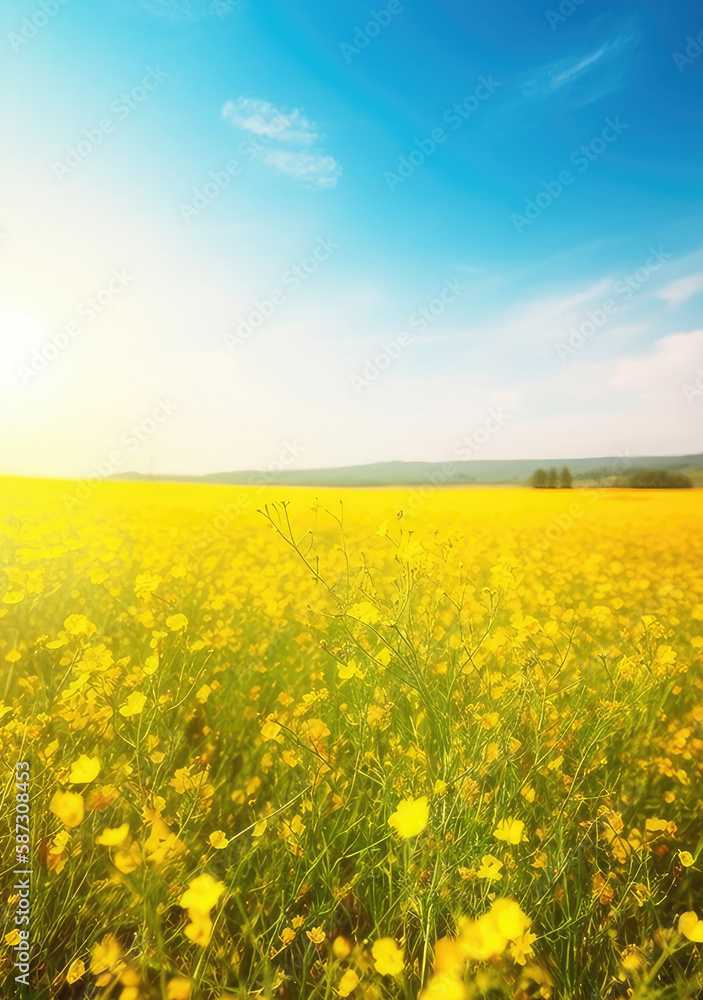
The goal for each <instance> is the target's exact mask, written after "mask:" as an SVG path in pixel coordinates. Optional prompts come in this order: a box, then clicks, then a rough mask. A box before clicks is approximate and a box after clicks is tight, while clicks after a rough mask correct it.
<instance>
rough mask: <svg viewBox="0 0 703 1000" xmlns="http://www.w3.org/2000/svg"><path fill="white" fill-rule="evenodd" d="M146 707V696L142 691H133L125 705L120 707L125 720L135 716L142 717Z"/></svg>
mask: <svg viewBox="0 0 703 1000" xmlns="http://www.w3.org/2000/svg"><path fill="white" fill-rule="evenodd" d="M145 705H146V695H145V694H142V693H141V692H140V691H132V693H131V694H130V695H129V697H128V698H127V701H126V702H125V703H124V705H120V715H123V716H124V717H125V719H129V718H131V717H132V716H133V715H140V714H141V713H142V711H143V709H144V706H145Z"/></svg>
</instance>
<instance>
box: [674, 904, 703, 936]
mask: <svg viewBox="0 0 703 1000" xmlns="http://www.w3.org/2000/svg"><path fill="white" fill-rule="evenodd" d="M679 933H681V934H683V936H684V937H687V938H688V940H689V941H695V942H696V943H700V942H703V920H700V919H699V918H698V916H697V914H696V913H695V912H694V911H693V910H688V911H687V912H686V913H682V914H681V916H680V917H679Z"/></svg>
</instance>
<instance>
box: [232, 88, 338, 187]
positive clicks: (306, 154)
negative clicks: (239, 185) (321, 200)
mask: <svg viewBox="0 0 703 1000" xmlns="http://www.w3.org/2000/svg"><path fill="white" fill-rule="evenodd" d="M222 116H223V118H224V119H225V120H226V121H228V122H230V124H231V125H233V126H234V127H235V128H237V129H240V130H241V131H243V132H248V133H249V135H250V136H252V139H251V147H252V149H253V150H254V152H255V153H256V155H257V157H258V159H259V160H260V161H261V162H262V163H266V164H267V165H268V166H270V167H273V168H274V169H276V170H278V171H279V172H280V173H282V174H286V175H287V176H288V177H293V178H295V179H296V180H298V181H300V182H301V183H303V184H308V185H311V186H314V187H320V188H333V187H336V185H337V181H338V180H339V178H340V177H341V174H342V168H341V166H340V165H339V163H338V162H337V161H336V160H335V158H334V157H333V156H330V155H329V154H328V153H325V152H324V151H323V150H322V149H321V148H320V146H319V145H318V140H319V138H320V136H319V132H318V130H317V128H316V126H315V125H314V124H313V123H312V122H311V121H310V119H309V118H306V117H305V116H304V115H303V112H302V110H301V109H300V108H292V109H291V110H290V111H288V110H284V109H282V108H278V107H276V105H275V104H271V102H270V101H264V100H261V99H259V98H255V97H239V98H238V99H237V100H236V101H227V103H226V104H225V105H224V107H223V108H222Z"/></svg>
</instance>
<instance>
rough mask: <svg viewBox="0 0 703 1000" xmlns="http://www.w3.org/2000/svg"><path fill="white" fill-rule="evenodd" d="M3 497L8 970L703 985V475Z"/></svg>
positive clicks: (675, 998)
mask: <svg viewBox="0 0 703 1000" xmlns="http://www.w3.org/2000/svg"><path fill="white" fill-rule="evenodd" d="M0 506H1V509H0V523H1V524H2V542H1V550H0V551H1V557H0V558H1V561H0V664H1V669H0V681H1V684H0V698H1V699H2V700H1V702H0V737H1V745H2V758H3V766H4V775H3V781H2V794H3V805H2V819H1V820H0V849H1V851H2V882H3V885H2V895H3V898H4V901H5V913H6V915H7V917H6V923H5V926H4V929H3V936H4V942H3V943H2V948H1V949H0V981H1V982H2V983H3V984H4V985H3V986H2V988H1V990H2V996H3V997H9V996H11V995H14V993H15V990H16V988H17V987H16V984H15V981H14V980H15V978H16V975H17V965H16V955H17V954H19V953H20V951H21V948H23V947H25V945H24V944H23V942H24V941H26V940H27V938H26V937H22V936H21V934H20V932H24V933H25V934H27V935H28V941H29V945H27V947H29V948H30V954H31V959H30V962H29V966H30V971H29V983H30V992H31V995H32V996H34V997H38V998H49V997H51V998H54V997H57V998H61V1000H75V998H81V997H94V998H100V1000H107V998H119V1000H150V998H164V1000H186V998H188V1000H201V998H202V1000H249V998H255V997H262V998H280V1000H314V998H319V1000H332V998H337V997H352V998H359V1000H360V998H372V1000H381V998H404V1000H409V998H413V1000H416V998H422V1000H479V998H486V1000H500V998H516V1000H527V998H543V1000H549V998H552V1000H609V998H618V997H631V998H634V1000H654V998H656V1000H679V998H680V1000H695V998H699V997H701V996H703V972H702V967H701V962H700V957H701V948H702V947H703V896H702V889H703V878H702V877H701V868H703V857H701V852H702V851H703V800H702V794H701V779H702V778H703V670H702V663H701V654H702V651H703V530H702V523H701V501H700V494H699V493H698V491H695V490H694V491H683V492H677V491H660V492H656V491H654V492H648V491H631V492H628V491H618V490H599V491H590V490H558V491H529V490H522V489H517V488H516V489H445V490H437V489H433V488H432V487H430V486H427V487H424V488H421V489H416V490H388V491H384V490H380V491H364V490H359V491H333V490H320V491H315V490H281V489H279V488H277V487H273V486H252V487H247V488H240V487H209V486H189V485H168V484H161V483H149V482H147V483H140V484H128V483H94V484H91V485H87V484H83V486H82V487H77V486H76V484H75V483H60V482H40V481H21V480H5V481H4V482H3V483H2V499H1V500H0ZM20 763H21V765H22V767H21V768H20V771H17V770H16V768H17V766H18V765H19V764H20ZM25 765H26V766H25ZM24 779H26V780H24ZM18 789H19V791H18ZM16 803H20V804H21V808H20V806H18V805H16ZM25 806H27V808H25ZM17 809H19V812H16V810H17ZM24 815H27V816H28V817H29V829H28V833H27V834H26V835H25V834H24V833H23V826H22V824H23V823H24V820H22V819H20V818H19V817H20V816H24ZM16 816H17V823H18V824H19V825H16V821H15V820H16ZM25 837H26V839H25ZM17 865H21V866H25V867H26V866H29V869H30V870H31V872H32V874H31V895H30V899H29V903H30V905H29V909H28V910H27V907H26V906H25V904H24V903H22V904H21V906H23V907H24V908H25V910H26V911H27V913H28V916H29V919H28V922H24V923H23V922H21V921H20V922H19V923H16V922H15V916H16V914H21V913H22V912H23V910H22V908H21V906H20V903H21V899H20V893H19V892H18V891H16V879H17V876H16V875H15V874H13V871H14V870H15V869H16V866H17ZM23 870H24V869H23ZM18 949H19V950H18ZM22 988H24V987H22ZM23 995H24V994H23Z"/></svg>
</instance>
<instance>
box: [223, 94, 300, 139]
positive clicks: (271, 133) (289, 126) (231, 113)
mask: <svg viewBox="0 0 703 1000" xmlns="http://www.w3.org/2000/svg"><path fill="white" fill-rule="evenodd" d="M222 115H223V117H224V118H226V119H227V121H229V122H231V124H232V125H234V126H235V127H236V128H241V129H244V130H245V131H247V132H253V133H254V135H257V136H265V137H266V138H267V139H278V140H279V141H280V142H297V143H301V144H303V145H306V146H307V145H310V144H311V143H313V142H315V141H316V140H317V138H318V133H317V132H316V131H315V130H314V128H313V126H312V124H311V123H310V121H309V120H308V119H307V118H305V117H304V116H303V114H302V112H301V111H300V108H292V109H291V110H290V111H281V110H280V109H279V108H277V107H276V106H275V105H274V104H271V103H270V102H269V101H260V100H258V99H256V98H253V97H240V98H238V99H237V100H236V101H228V102H227V103H226V104H225V106H224V107H223V109H222Z"/></svg>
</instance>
